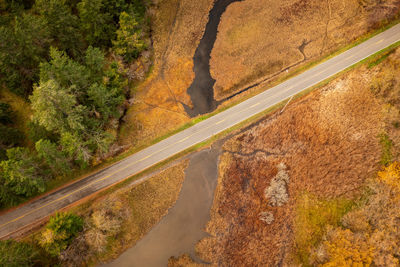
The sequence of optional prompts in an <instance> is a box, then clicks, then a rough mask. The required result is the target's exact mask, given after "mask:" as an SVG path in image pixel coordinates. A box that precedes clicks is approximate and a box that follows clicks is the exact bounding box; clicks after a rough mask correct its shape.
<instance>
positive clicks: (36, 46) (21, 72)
mask: <svg viewBox="0 0 400 267" xmlns="http://www.w3.org/2000/svg"><path fill="white" fill-rule="evenodd" d="M50 41H51V39H50V34H49V30H48V28H47V24H46V23H45V21H44V20H43V19H42V18H40V17H38V16H34V15H31V14H29V13H25V14H23V15H22V16H17V17H15V20H14V22H13V24H12V25H9V26H1V27H0V74H1V75H0V79H1V81H3V82H5V83H6V85H7V87H8V88H9V89H10V90H12V91H13V92H16V93H18V94H20V95H24V96H27V95H28V94H29V93H30V92H31V90H32V84H33V83H34V82H36V81H37V80H38V76H39V75H38V74H39V63H40V62H42V61H44V60H46V58H47V50H48V47H49V44H50Z"/></svg>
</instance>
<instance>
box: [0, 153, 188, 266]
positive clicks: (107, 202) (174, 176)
mask: <svg viewBox="0 0 400 267" xmlns="http://www.w3.org/2000/svg"><path fill="white" fill-rule="evenodd" d="M186 166H187V162H186V161H184V162H181V163H179V164H177V165H174V166H171V167H169V168H167V169H165V170H164V171H161V172H160V173H158V174H155V175H154V176H152V177H151V178H150V179H148V180H146V181H145V182H143V183H140V184H137V185H131V186H129V185H128V186H127V187H124V188H122V189H119V190H116V191H113V192H108V193H107V194H102V195H101V196H98V197H97V198H95V199H93V200H91V201H89V202H88V203H84V204H82V205H79V206H77V207H75V208H72V209H71V211H70V212H67V213H57V214H55V215H54V216H52V217H51V218H50V220H49V222H48V223H47V224H46V225H45V226H44V227H42V228H41V229H39V230H38V231H36V232H34V233H33V234H31V235H30V236H27V237H25V238H23V239H22V240H20V241H18V242H17V241H0V252H2V253H1V254H0V266H55V265H57V264H60V265H61V266H71V267H72V266H74V267H76V266H96V265H97V264H99V263H101V262H107V261H110V260H111V259H114V258H116V257H117V256H118V255H120V254H121V253H122V252H123V251H125V250H126V249H128V248H129V247H131V246H133V245H134V244H135V243H136V242H137V241H139V240H140V238H142V237H143V236H144V235H145V234H146V233H147V232H148V231H150V229H151V228H152V227H153V226H154V225H155V224H156V223H157V222H158V221H159V220H160V219H161V218H162V217H163V216H164V215H165V214H166V213H167V212H168V209H169V208H170V207H171V206H172V205H173V204H174V203H175V202H176V200H177V199H178V195H179V192H180V189H181V187H182V183H183V180H184V176H185V175H184V170H185V168H186ZM8 263H9V264H10V265H7V264H8ZM13 263H15V265H12V264H13ZM2 264H3V265H2Z"/></svg>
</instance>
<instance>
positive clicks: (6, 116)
mask: <svg viewBox="0 0 400 267" xmlns="http://www.w3.org/2000/svg"><path fill="white" fill-rule="evenodd" d="M11 116H12V111H11V107H10V105H9V104H7V103H3V102H0V123H2V124H9V123H11V122H12V120H11Z"/></svg>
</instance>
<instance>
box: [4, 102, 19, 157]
mask: <svg viewBox="0 0 400 267" xmlns="http://www.w3.org/2000/svg"><path fill="white" fill-rule="evenodd" d="M12 116H13V113H12V111H11V107H10V105H8V104H7V103H2V102H0V160H4V159H6V158H7V156H6V150H7V149H8V148H11V147H13V146H16V145H20V144H21V143H22V138H23V136H22V133H21V132H20V131H19V130H17V129H15V128H13V127H11V126H10V125H11V124H12V122H13V120H12Z"/></svg>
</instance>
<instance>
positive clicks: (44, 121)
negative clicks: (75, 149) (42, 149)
mask: <svg viewBox="0 0 400 267" xmlns="http://www.w3.org/2000/svg"><path fill="white" fill-rule="evenodd" d="M71 91H72V90H71V89H69V88H68V89H65V88H62V87H60V85H59V84H58V83H57V82H55V81H54V80H49V81H47V82H45V83H41V84H40V85H39V86H37V87H36V88H35V89H34V91H33V95H32V96H31V97H30V100H31V102H32V109H33V111H34V117H33V120H34V121H35V122H37V123H38V124H40V125H42V126H44V127H45V128H46V129H47V130H48V131H54V132H56V133H61V132H69V131H84V130H85V128H86V127H85V125H84V124H83V120H84V116H85V114H86V109H85V107H84V106H82V105H79V104H78V102H77V99H76V97H75V95H74V94H73V92H71Z"/></svg>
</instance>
